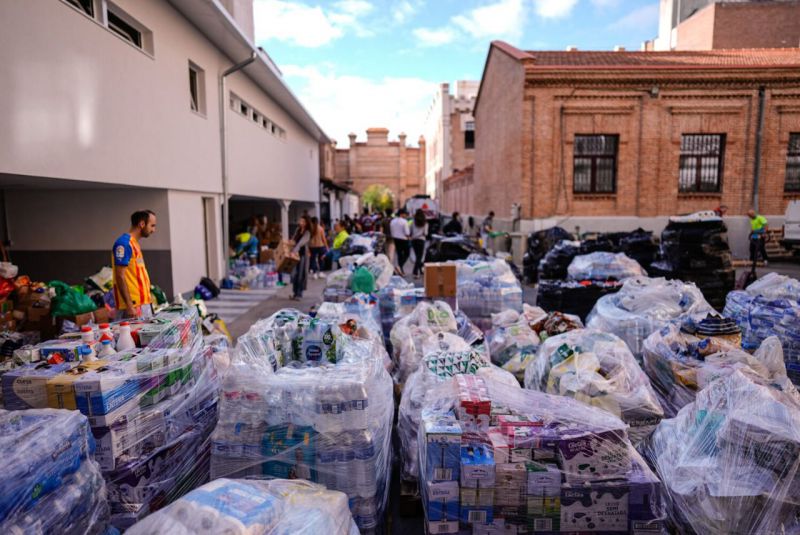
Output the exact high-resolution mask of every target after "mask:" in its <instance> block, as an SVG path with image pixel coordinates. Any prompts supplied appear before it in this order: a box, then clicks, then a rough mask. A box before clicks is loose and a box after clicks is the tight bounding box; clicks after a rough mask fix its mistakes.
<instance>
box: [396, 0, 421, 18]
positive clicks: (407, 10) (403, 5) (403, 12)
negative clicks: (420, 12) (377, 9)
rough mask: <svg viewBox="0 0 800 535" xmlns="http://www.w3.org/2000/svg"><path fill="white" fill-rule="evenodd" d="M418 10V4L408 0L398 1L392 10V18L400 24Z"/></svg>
mask: <svg viewBox="0 0 800 535" xmlns="http://www.w3.org/2000/svg"><path fill="white" fill-rule="evenodd" d="M416 12H417V6H416V5H415V4H412V3H411V2H409V1H408V0H403V1H402V2H398V3H397V4H396V5H395V6H394V9H393V10H392V18H393V19H394V21H395V22H396V23H398V24H403V23H404V22H406V21H407V20H409V19H410V18H411V17H413V16H414V14H415V13H416Z"/></svg>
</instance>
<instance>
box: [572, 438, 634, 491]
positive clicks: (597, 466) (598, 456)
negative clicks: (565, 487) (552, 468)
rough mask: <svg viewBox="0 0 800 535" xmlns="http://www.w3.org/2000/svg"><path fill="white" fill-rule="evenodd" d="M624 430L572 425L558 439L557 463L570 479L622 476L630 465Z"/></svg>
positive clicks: (577, 480)
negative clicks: (578, 427)
mask: <svg viewBox="0 0 800 535" xmlns="http://www.w3.org/2000/svg"><path fill="white" fill-rule="evenodd" d="M628 448H629V445H628V443H626V441H625V435H624V431H621V430H620V431H598V430H590V429H582V430H581V429H571V430H568V431H564V432H563V433H562V434H561V436H560V437H559V442H558V464H559V466H560V467H561V470H562V471H563V472H564V476H565V478H566V481H567V483H579V482H581V481H586V480H596V479H610V478H615V477H622V476H624V475H625V474H626V473H628V472H629V471H630V469H631V458H630V454H629V452H628Z"/></svg>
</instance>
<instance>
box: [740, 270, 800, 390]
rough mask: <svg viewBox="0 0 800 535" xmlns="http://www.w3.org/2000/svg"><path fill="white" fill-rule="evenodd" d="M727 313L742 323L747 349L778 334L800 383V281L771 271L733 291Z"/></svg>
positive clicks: (794, 378) (789, 369) (793, 376)
mask: <svg viewBox="0 0 800 535" xmlns="http://www.w3.org/2000/svg"><path fill="white" fill-rule="evenodd" d="M725 316H726V317H730V318H733V319H735V320H736V323H738V324H739V327H740V328H741V329H742V345H743V346H744V347H745V348H746V349H754V348H756V347H758V346H759V345H760V344H761V342H762V341H763V340H764V339H766V338H767V337H769V336H773V335H774V336H777V337H778V338H779V339H780V341H781V344H782V345H783V354H784V358H785V359H786V370H787V372H788V374H789V377H790V378H791V379H792V381H793V382H794V384H796V385H800V282H798V281H797V280H795V279H792V278H789V277H786V276H783V275H779V274H777V273H769V274H768V275H765V276H764V277H762V278H760V279H759V280H757V281H755V282H754V283H752V284H751V285H750V286H748V287H747V289H746V290H744V291H734V292H731V293H729V294H728V297H727V299H726V303H725Z"/></svg>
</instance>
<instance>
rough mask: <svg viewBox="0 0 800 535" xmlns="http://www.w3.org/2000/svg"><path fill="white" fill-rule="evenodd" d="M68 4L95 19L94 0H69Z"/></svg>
mask: <svg viewBox="0 0 800 535" xmlns="http://www.w3.org/2000/svg"><path fill="white" fill-rule="evenodd" d="M67 3H68V4H72V5H73V6H75V7H76V8H78V9H79V10H81V11H82V12H84V13H86V14H87V15H89V16H90V17H92V18H94V0H67Z"/></svg>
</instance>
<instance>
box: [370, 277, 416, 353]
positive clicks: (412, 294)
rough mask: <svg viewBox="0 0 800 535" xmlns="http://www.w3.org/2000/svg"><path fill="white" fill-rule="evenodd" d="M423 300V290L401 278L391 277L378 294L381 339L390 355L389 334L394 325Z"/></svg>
mask: <svg viewBox="0 0 800 535" xmlns="http://www.w3.org/2000/svg"><path fill="white" fill-rule="evenodd" d="M424 299H425V288H415V287H414V284H413V283H411V282H408V281H407V280H405V279H404V278H403V277H400V276H398V275H392V277H391V279H389V284H387V285H386V287H385V288H383V289H382V290H381V291H380V292H378V302H379V303H380V308H381V321H382V327H383V338H384V342H386V344H387V349H388V350H389V352H390V353H391V345H390V333H391V332H392V327H394V324H395V323H396V322H397V321H398V320H399V319H400V318H402V317H405V316H407V315H408V314H410V313H411V312H413V311H414V307H416V306H417V303H419V302H420V301H423V300H424Z"/></svg>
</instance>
